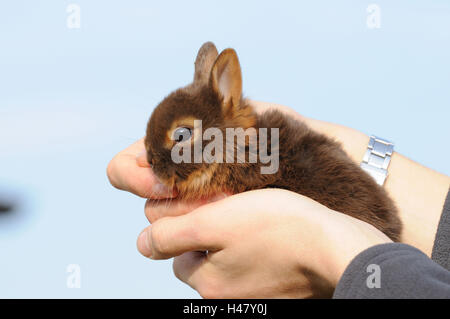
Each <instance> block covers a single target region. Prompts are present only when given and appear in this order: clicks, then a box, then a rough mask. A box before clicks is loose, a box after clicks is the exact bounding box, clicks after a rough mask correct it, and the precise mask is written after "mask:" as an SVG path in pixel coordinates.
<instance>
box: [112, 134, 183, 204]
mask: <svg viewBox="0 0 450 319" xmlns="http://www.w3.org/2000/svg"><path fill="white" fill-rule="evenodd" d="M144 149H145V148H144V142H143V139H141V140H139V141H137V142H136V143H134V144H133V145H131V146H129V147H128V148H126V149H125V150H123V151H121V152H120V153H119V154H117V155H116V156H115V157H114V158H113V159H112V160H111V162H110V163H109V165H108V168H107V175H108V178H109V181H110V183H111V184H112V185H113V186H114V187H116V188H118V189H121V190H125V191H129V192H131V193H133V194H136V195H138V196H141V197H144V198H168V197H174V196H176V190H174V189H169V188H167V187H166V186H165V185H163V184H162V183H161V182H159V181H158V179H157V177H156V176H155V175H154V174H153V172H152V170H151V169H150V168H149V167H142V166H139V165H138V163H137V160H136V157H137V156H138V155H139V153H141V152H142V151H143V150H144Z"/></svg>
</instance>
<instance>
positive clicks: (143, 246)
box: [138, 229, 152, 258]
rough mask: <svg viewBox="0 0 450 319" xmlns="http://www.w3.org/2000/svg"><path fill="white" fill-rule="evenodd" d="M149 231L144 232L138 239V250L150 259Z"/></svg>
mask: <svg viewBox="0 0 450 319" xmlns="http://www.w3.org/2000/svg"><path fill="white" fill-rule="evenodd" d="M149 232H150V231H149V230H148V229H146V230H144V231H143V232H142V233H141V234H140V235H139V237H138V249H139V251H140V253H141V254H142V255H144V256H145V257H148V258H152V248H151V247H150V234H149Z"/></svg>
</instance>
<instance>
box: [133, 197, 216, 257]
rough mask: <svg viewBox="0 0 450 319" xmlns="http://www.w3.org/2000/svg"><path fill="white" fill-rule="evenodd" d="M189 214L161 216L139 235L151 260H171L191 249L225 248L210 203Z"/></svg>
mask: <svg viewBox="0 0 450 319" xmlns="http://www.w3.org/2000/svg"><path fill="white" fill-rule="evenodd" d="M214 204H216V203H212V204H207V205H204V206H202V207H201V208H200V209H197V210H195V211H193V212H191V213H189V214H186V215H181V216H173V217H164V218H161V219H158V220H157V221H156V222H155V223H153V224H152V225H151V226H149V227H147V228H146V229H144V230H143V231H142V233H141V234H140V235H139V238H138V241H137V247H138V250H139V252H140V253H141V254H142V255H144V256H146V257H149V258H152V259H169V258H171V257H175V256H179V255H181V254H183V253H185V252H189V251H206V250H208V251H217V250H221V249H222V248H223V244H224V243H223V240H222V237H221V236H220V233H221V231H219V228H218V227H217V225H220V221H218V220H216V219H217V218H215V217H214V216H217V214H211V211H210V210H209V209H208V206H210V205H214Z"/></svg>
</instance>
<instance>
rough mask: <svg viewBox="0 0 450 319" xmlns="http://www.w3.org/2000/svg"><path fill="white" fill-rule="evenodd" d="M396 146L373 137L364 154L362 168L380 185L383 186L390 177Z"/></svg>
mask: <svg viewBox="0 0 450 319" xmlns="http://www.w3.org/2000/svg"><path fill="white" fill-rule="evenodd" d="M392 152H394V144H393V143H391V142H389V141H386V140H384V139H382V138H379V137H376V136H371V137H370V140H369V145H368V146H367V151H366V153H365V154H364V158H363V161H362V163H361V168H362V169H363V170H365V171H366V172H367V173H369V174H370V176H372V177H373V178H374V179H375V181H376V182H377V183H378V184H379V185H383V184H384V181H385V180H386V177H387V175H388V173H387V168H388V166H389V162H390V161H391V156H392Z"/></svg>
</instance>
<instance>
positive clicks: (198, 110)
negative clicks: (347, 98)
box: [145, 42, 401, 241]
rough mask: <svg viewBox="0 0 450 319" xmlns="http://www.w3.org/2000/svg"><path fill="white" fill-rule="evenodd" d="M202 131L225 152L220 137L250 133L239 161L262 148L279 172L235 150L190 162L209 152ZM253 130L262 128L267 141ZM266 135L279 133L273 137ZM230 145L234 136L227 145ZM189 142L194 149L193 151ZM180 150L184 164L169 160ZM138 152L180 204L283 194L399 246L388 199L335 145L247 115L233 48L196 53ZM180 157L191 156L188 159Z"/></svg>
mask: <svg viewBox="0 0 450 319" xmlns="http://www.w3.org/2000/svg"><path fill="white" fill-rule="evenodd" d="M196 120H201V121H202V122H201V127H200V128H198V125H197V127H196V123H198V122H195V121H196ZM208 128H217V129H219V130H220V132H223V134H222V137H216V138H218V139H222V144H223V145H227V146H228V145H230V141H229V140H225V138H224V136H226V130H227V128H228V129H230V128H231V129H232V128H242V129H243V130H247V129H249V128H254V129H255V131H256V132H257V133H256V134H257V139H258V141H260V142H261V141H262V143H260V144H259V146H258V145H257V147H256V149H255V148H254V146H253V148H252V144H251V138H250V136H247V137H246V138H245V143H244V150H245V153H244V154H245V159H247V158H250V156H251V154H252V152H253V153H255V152H256V153H259V152H260V151H261V150H262V149H264V150H265V149H266V148H269V149H270V150H271V151H270V152H268V155H269V156H271V155H274V154H275V153H277V155H278V163H279V164H278V165H279V166H278V169H277V170H276V171H274V172H272V173H269V174H264V173H262V169H263V168H264V167H267V161H265V162H264V163H263V161H262V160H261V159H257V160H256V161H253V162H252V161H242V158H241V160H240V161H239V160H238V158H237V153H238V152H237V151H238V147H234V146H233V147H234V150H236V152H234V153H235V154H232V153H228V152H226V151H225V150H223V149H220V148H219V149H214V152H211V154H212V155H213V156H214V158H215V159H216V161H212V162H211V161H205V160H203V161H201V162H198V161H195V156H197V155H198V151H199V149H206V147H207V145H208V142H209V141H207V140H202V136H203V134H204V133H205V131H206V130H207V129H208ZM260 128H266V129H267V133H268V134H267V138H266V139H264V138H263V136H262V133H261V132H262V131H261V130H259V129H260ZM273 128H278V136H275V135H276V131H273V130H272V129H273ZM272 137H278V140H277V139H272ZM234 141H235V140H234V137H233V139H232V141H231V143H232V144H233V145H234ZM264 141H266V142H264ZM196 143H197V146H200V148H199V147H197V149H196ZM180 145H182V146H184V147H185V148H184V149H183V152H182V153H183V155H185V156H186V157H184V159H188V160H185V161H182V162H179V161H178V160H177V161H174V160H173V151H174V149H175V148H177V147H178V149H181V146H180ZM145 146H146V150H147V159H148V162H149V163H150V164H151V165H152V168H153V171H154V173H155V174H156V175H157V176H158V177H159V179H160V180H161V181H162V182H163V183H165V184H166V185H167V186H169V187H176V188H177V189H178V193H179V195H178V196H179V198H181V199H186V200H192V199H199V198H205V197H209V196H213V195H214V194H217V193H223V192H229V193H240V192H244V191H248V190H252V189H260V188H270V187H272V188H283V189H287V190H291V191H294V192H297V193H299V194H302V195H305V196H307V197H310V198H312V199H314V200H316V201H318V202H319V203H322V204H323V205H325V206H327V207H329V208H331V209H333V210H336V211H339V212H342V213H345V214H348V215H350V216H353V217H356V218H359V219H361V220H363V221H365V222H368V223H370V224H372V225H373V226H375V227H376V228H378V229H379V230H381V231H383V232H384V233H385V234H386V235H387V236H389V237H390V238H391V239H392V240H395V241H399V240H400V232H401V222H400V219H399V218H398V216H397V211H396V208H395V206H394V204H393V202H392V200H391V199H390V198H389V197H388V195H387V193H386V192H385V190H384V189H383V188H382V187H380V186H379V185H378V184H376V183H375V181H374V180H373V179H372V177H370V176H369V175H368V174H367V173H366V172H364V171H363V170H362V169H361V168H360V167H359V166H358V165H357V164H355V163H354V162H352V160H351V159H350V158H349V157H348V155H347V154H346V153H345V152H344V151H343V150H342V148H341V147H340V145H339V144H338V143H337V142H335V141H333V140H331V139H330V138H328V137H326V136H324V135H322V134H318V133H316V132H315V131H312V130H311V129H310V128H309V127H308V126H306V125H305V124H304V123H303V122H301V121H299V120H297V119H292V118H290V117H288V116H287V115H285V114H283V113H281V112H279V111H270V112H266V113H264V114H262V115H257V114H256V113H255V112H254V110H253V109H252V107H251V106H250V105H249V103H248V102H247V101H246V100H245V99H244V98H243V97H242V78H241V68H240V65H239V60H238V57H237V55H236V52H235V51H234V50H233V49H226V50H224V51H223V52H222V53H221V54H220V55H218V52H217V49H216V47H215V46H214V44H212V43H211V42H208V43H205V44H204V45H203V46H202V47H201V48H200V50H199V52H198V55H197V59H196V61H195V75H194V81H193V83H192V84H190V85H188V86H186V87H184V88H180V89H178V90H176V91H175V92H173V93H171V94H170V95H169V96H167V97H166V98H165V99H164V100H163V101H162V102H161V103H160V104H159V105H158V106H157V107H156V108H155V110H154V111H153V114H152V116H151V118H150V121H149V123H148V127H147V135H146V138H145ZM186 147H187V148H186ZM186 150H189V151H191V150H193V152H189V153H190V154H189V153H188V152H187V151H186ZM184 152H186V153H184ZM180 154H181V152H180ZM230 154H231V155H230ZM200 158H201V159H202V157H201V155H200ZM217 159H219V160H218V161H217ZM280 209H282V203H280Z"/></svg>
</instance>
